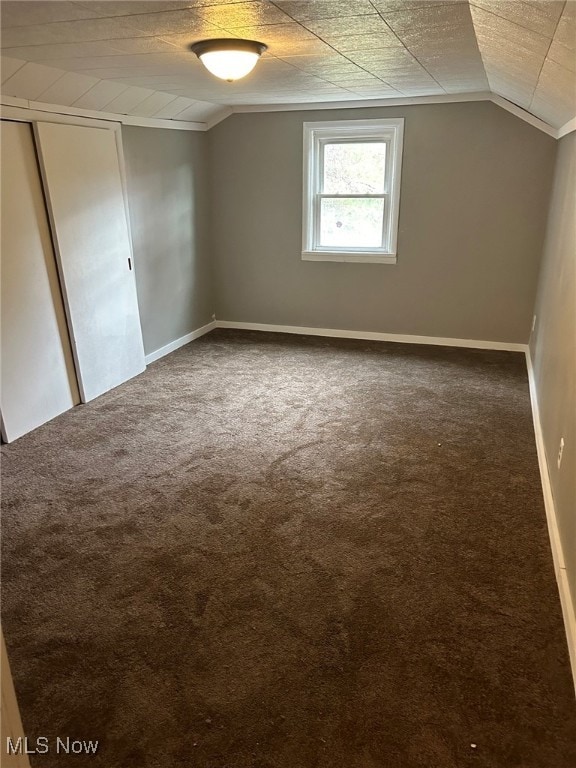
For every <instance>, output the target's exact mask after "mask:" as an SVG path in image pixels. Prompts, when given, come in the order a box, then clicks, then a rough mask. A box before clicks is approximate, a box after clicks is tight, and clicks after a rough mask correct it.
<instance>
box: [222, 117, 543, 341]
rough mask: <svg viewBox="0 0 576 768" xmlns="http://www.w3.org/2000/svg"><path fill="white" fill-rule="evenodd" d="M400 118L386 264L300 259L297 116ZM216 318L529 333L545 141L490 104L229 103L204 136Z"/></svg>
mask: <svg viewBox="0 0 576 768" xmlns="http://www.w3.org/2000/svg"><path fill="white" fill-rule="evenodd" d="M378 116H384V117H398V116H400V117H405V118H406V124H405V134H404V159H403V169H402V192H401V203H400V205H401V207H400V224H399V237H398V263H397V264H396V265H382V264H347V263H327V262H303V261H301V258H300V252H301V226H302V211H301V207H302V123H303V121H305V120H331V119H352V118H354V117H358V118H362V117H378ZM208 140H209V151H210V182H211V206H210V207H211V214H212V216H213V231H212V247H213V256H214V258H215V267H216V282H215V285H216V314H217V317H218V319H223V320H236V321H244V322H259V323H273V324H283V325H300V326H315V327H323V328H340V329H353V330H366V331H380V332H389V333H400V334H416V335H426V336H441V337H455V338H464V339H484V340H491V341H507V342H527V341H528V337H529V332H530V328H531V321H532V311H533V306H534V298H535V294H536V283H537V277H538V268H539V262H540V256H541V253H542V244H543V240H544V233H545V225H546V211H547V208H548V200H549V194H550V187H551V182H552V172H553V165H554V157H555V152H556V141H555V140H554V139H552V138H551V137H549V136H547V135H545V134H544V133H542V132H540V131H538V130H537V129H536V128H533V127H532V126H530V125H528V124H526V123H525V122H523V121H521V120H519V119H518V118H516V117H513V116H512V115H510V114H508V113H507V112H505V111H503V110H502V109H500V108H499V107H497V106H495V105H494V104H491V103H487V102H477V103H469V104H440V105H424V106H412V107H403V108H392V107H387V108H377V109H365V108H363V109H357V110H335V111H332V110H322V111H309V112H283V113H280V112H269V113H252V114H236V115H233V116H231V117H229V118H228V119H226V120H225V121H224V122H222V123H220V124H219V125H217V126H216V127H214V128H213V129H212V130H211V131H210V132H209V135H208Z"/></svg>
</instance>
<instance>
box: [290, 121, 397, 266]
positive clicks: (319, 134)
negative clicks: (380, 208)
mask: <svg viewBox="0 0 576 768" xmlns="http://www.w3.org/2000/svg"><path fill="white" fill-rule="evenodd" d="M403 138H404V118H402V117H397V118H391V119H390V118H387V119H384V118H382V119H376V120H335V121H334V120H332V121H329V122H313V123H304V194H303V209H302V259H303V260H304V261H351V262H365V263H366V262H369V263H378V264H396V248H397V239H398V214H399V211H400V180H401V173H402V143H403ZM346 141H354V142H359V141H360V142H363V141H365V142H372V141H379V142H384V143H385V144H386V171H385V179H384V193H383V194H382V195H342V196H343V197H362V198H364V197H365V198H374V197H380V196H381V197H382V198H383V199H384V217H383V233H382V245H381V246H380V247H377V248H367V247H359V248H351V247H349V246H347V247H346V248H336V247H334V246H321V245H320V243H319V238H320V232H319V230H320V200H321V198H322V178H323V171H324V168H323V160H324V147H325V145H326V144H330V143H333V142H336V143H339V142H346ZM326 196H327V197H334V195H326Z"/></svg>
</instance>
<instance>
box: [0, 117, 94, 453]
mask: <svg viewBox="0 0 576 768" xmlns="http://www.w3.org/2000/svg"><path fill="white" fill-rule="evenodd" d="M0 136H1V144H2V146H1V149H2V195H1V209H2V210H1V213H2V236H1V244H0V246H1V247H0V254H1V258H0V262H1V267H0V273H1V318H0V319H1V349H2V355H1V357H2V374H1V380H2V381H1V383H2V388H1V395H0V404H1V409H2V421H3V431H4V437H5V439H6V440H8V441H11V440H15V439H16V438H17V437H20V436H21V435H24V434H26V432H30V430H32V429H34V428H35V427H38V426H40V424H44V423H45V422H46V421H49V420H50V419H53V418H54V417H55V416H58V414H60V413H63V412H64V411H67V410H68V409H69V408H72V406H74V405H76V404H77V403H79V402H80V398H79V395H78V387H77V384H76V375H75V372H74V362H73V359H72V351H71V349H70V342H69V338H68V329H67V327H66V317H65V314H64V307H63V304H62V296H61V293H60V285H59V282H58V273H57V270H56V262H55V260H54V253H53V250H52V241H51V238H50V228H49V225H48V217H47V214H46V209H45V206H44V197H43V194H42V186H41V181H40V173H39V170H38V165H37V162H36V153H35V150H34V142H33V137H32V129H31V127H30V125H29V124H28V123H11V122H5V121H3V122H2V124H1V128H0Z"/></svg>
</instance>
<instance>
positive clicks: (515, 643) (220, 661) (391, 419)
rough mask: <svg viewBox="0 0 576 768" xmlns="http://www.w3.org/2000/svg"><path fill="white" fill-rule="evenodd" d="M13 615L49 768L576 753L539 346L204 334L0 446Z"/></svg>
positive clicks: (537, 765) (416, 763)
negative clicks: (530, 370) (530, 381)
mask: <svg viewBox="0 0 576 768" xmlns="http://www.w3.org/2000/svg"><path fill="white" fill-rule="evenodd" d="M3 620H4V631H5V636H6V641H7V645H8V651H9V655H10V658H11V663H12V666H13V673H14V678H15V683H16V688H17V692H18V695H19V699H20V704H21V709H22V715H23V720H24V724H25V727H26V729H27V732H28V735H29V737H31V738H32V739H33V738H35V737H37V736H48V737H50V738H51V739H55V737H56V736H60V737H62V738H65V737H67V736H69V737H72V738H74V739H93V740H98V741H99V742H100V745H99V749H98V753H97V754H96V756H91V757H82V756H81V755H77V756H74V757H71V756H70V757H66V756H65V755H64V756H63V755H62V754H60V755H56V753H55V745H54V742H53V741H51V742H50V745H51V748H50V752H49V753H48V754H47V755H44V756H36V757H33V759H32V765H33V766H46V767H47V768H48V767H49V768H53V767H54V768H56V767H58V768H61V767H62V766H66V765H68V764H70V765H75V766H91V767H93V768H97V767H100V766H102V767H105V768H120V767H122V768H172V767H178V766H187V767H188V768H466V766H473V767H475V768H574V766H576V705H575V702H574V690H573V687H572V682H571V677H570V669H569V662H568V654H567V649H566V641H565V635H564V629H563V625H562V617H561V611H560V605H559V599H558V594H557V589H556V584H555V580H554V573H553V567H552V559H551V554H550V546H549V543H548V537H547V531H546V522H545V515H544V509H543V503H542V494H541V489H540V484H539V475H538V465H537V458H536V451H535V446H534V436H533V429H532V423H531V414H530V404H529V395H528V385H527V377H526V369H525V362H524V357H523V355H521V354H516V353H507V352H484V351H474V350H463V349H453V348H434V347H418V346H412V345H399V344H384V343H379V342H362V341H348V340H335V339H334V340H330V339H321V338H311V337H308V338H307V337H296V336H285V335H278V334H261V333H249V332H239V331H216V332H214V333H212V334H210V335H209V336H206V337H203V338H202V339H200V340H198V341H195V342H193V343H192V344H190V345H188V346H187V347H184V348H182V349H181V350H179V351H178V352H176V353H174V354H173V355H170V356H169V357H166V358H164V359H162V360H160V361H159V362H157V363H155V364H153V365H152V366H150V367H149V369H148V370H147V371H146V373H144V374H143V375H141V376H139V377H138V378H137V379H135V380H133V381H131V382H129V383H128V384H126V385H124V386H122V387H120V388H118V389H116V390H114V391H113V392H111V393H109V394H108V395H105V396H103V397H101V398H99V399H98V400H96V401H95V402H93V403H91V404H89V405H87V406H82V407H79V408H76V409H74V410H73V411H70V412H69V413H67V414H65V415H63V416H61V417H59V418H58V419H56V420H55V421H53V422H51V423H50V424H47V425H45V426H44V427H41V428H40V429H38V430H36V431H35V432H34V433H32V434H30V435H27V436H26V437H24V438H22V439H20V440H18V441H17V442H15V443H13V444H12V445H9V446H4V447H3ZM473 744H474V745H476V747H475V748H474V747H472V745H473Z"/></svg>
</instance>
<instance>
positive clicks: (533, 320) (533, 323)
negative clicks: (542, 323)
mask: <svg viewBox="0 0 576 768" xmlns="http://www.w3.org/2000/svg"><path fill="white" fill-rule="evenodd" d="M534 328H536V315H534V316H533V318H532V333H534Z"/></svg>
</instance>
